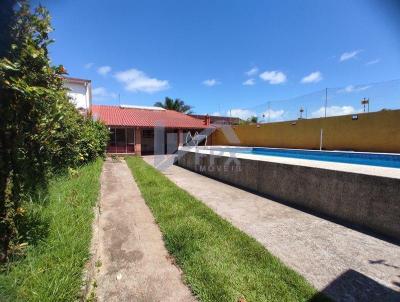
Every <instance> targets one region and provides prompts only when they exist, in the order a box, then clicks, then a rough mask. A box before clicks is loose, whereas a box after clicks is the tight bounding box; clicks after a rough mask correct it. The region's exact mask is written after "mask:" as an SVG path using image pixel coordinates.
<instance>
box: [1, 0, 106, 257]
mask: <svg viewBox="0 0 400 302" xmlns="http://www.w3.org/2000/svg"><path fill="white" fill-rule="evenodd" d="M19 3H20V6H16V5H14V4H15V1H12V0H7V1H6V2H5V7H4V11H7V12H8V13H7V14H5V16H6V17H7V20H6V21H2V23H4V24H7V29H8V30H2V31H1V33H2V35H8V37H5V38H4V37H2V39H1V41H7V45H1V47H2V49H0V50H1V51H0V54H2V57H1V58H0V99H1V102H0V117H1V118H0V245H1V246H0V261H5V260H7V256H8V255H7V252H8V249H9V246H10V244H11V245H12V244H14V243H16V242H15V238H18V229H17V227H16V224H15V221H16V220H18V217H19V216H21V213H23V209H21V200H23V199H24V198H25V197H26V196H27V195H28V194H32V193H34V192H35V191H37V190H38V189H43V188H46V185H47V183H48V180H49V178H50V176H51V175H53V174H55V173H61V172H64V171H68V169H69V168H71V167H72V168H74V167H77V166H80V165H82V164H85V163H87V162H89V161H92V160H94V159H95V158H96V157H98V156H102V155H104V152H105V146H106V143H107V140H108V131H107V128H106V127H105V126H104V125H103V124H101V123H100V122H97V121H93V120H92V119H91V118H90V115H89V116H88V117H84V116H82V115H80V114H79V112H78V111H77V110H76V109H75V107H74V106H73V105H72V104H71V103H70V102H69V99H68V96H67V91H66V89H65V88H64V87H63V75H64V74H66V70H65V69H64V67H63V66H62V65H60V66H52V65H51V63H50V60H49V57H48V50H47V47H48V45H49V44H50V43H52V42H53V41H52V40H51V39H50V38H49V33H50V32H51V31H52V28H51V25H50V16H49V14H48V12H47V10H46V9H45V8H43V7H42V6H39V7H38V8H36V9H35V10H34V11H33V12H32V11H31V10H30V8H29V5H28V4H27V1H19ZM7 5H8V6H7ZM2 9H3V8H2ZM10 12H11V13H10ZM4 47H8V48H7V49H4Z"/></svg>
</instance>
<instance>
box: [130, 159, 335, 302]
mask: <svg viewBox="0 0 400 302" xmlns="http://www.w3.org/2000/svg"><path fill="white" fill-rule="evenodd" d="M126 161H127V163H128V166H129V167H130V169H131V170H132V173H133V176H134V178H135V180H136V182H137V183H138V186H139V188H140V191H141V193H142V195H143V197H144V199H145V200H146V203H147V204H148V206H149V207H150V209H151V211H152V212H153V215H154V217H155V219H156V221H157V223H158V225H159V227H160V229H161V232H162V233H163V237H164V242H165V245H166V247H167V249H168V251H169V252H170V254H172V255H173V256H174V257H175V259H176V262H177V264H178V265H179V266H180V268H181V269H182V271H183V272H184V276H185V281H186V283H187V284H188V285H189V286H190V287H191V289H192V291H193V292H194V293H195V295H196V296H197V297H198V298H199V299H200V300H201V301H220V302H222V301H239V300H240V299H245V301H247V302H249V301H310V300H312V301H327V299H326V297H324V296H323V295H321V294H318V292H317V291H316V290H315V289H314V288H313V287H312V286H311V285H310V284H309V283H308V282H307V281H306V280H305V279H304V278H303V277H302V276H300V275H299V274H298V273H296V272H295V271H293V270H292V269H290V268H288V267H287V266H285V265H284V264H283V263H282V262H281V261H280V260H279V259H278V258H276V257H275V256H273V255H272V254H271V253H269V252H268V251H267V250H266V249H265V248H264V247H263V246H262V245H261V244H260V243H258V242H257V241H256V240H255V239H253V238H251V237H250V236H248V235H246V234H245V233H243V232H242V231H240V230H238V229H237V228H235V227H234V226H232V225H231V224H230V223H229V222H227V221H226V220H224V219H223V218H221V217H220V216H218V215H217V214H216V213H214V212H213V211H212V210H211V209H210V208H208V207H207V206H206V205H205V204H204V203H202V202H200V201H199V200H197V199H196V198H194V197H193V196H191V195H190V194H189V193H187V192H186V191H184V190H182V189H180V188H179V187H178V186H176V185H175V184H174V183H173V182H171V181H170V180H169V179H168V178H167V177H165V176H164V175H162V174H161V173H160V172H159V171H157V170H156V169H155V168H153V167H152V166H150V165H148V164H147V163H145V162H144V161H143V160H142V159H141V158H139V157H127V158H126ZM204 189H205V190H206V189H207V188H204Z"/></svg>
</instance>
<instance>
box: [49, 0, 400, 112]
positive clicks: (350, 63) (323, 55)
mask: <svg viewBox="0 0 400 302" xmlns="http://www.w3.org/2000/svg"><path fill="white" fill-rule="evenodd" d="M42 4H43V5H45V6H46V7H47V8H48V9H49V10H50V13H51V15H52V20H53V26H54V28H55V31H54V32H53V34H52V37H53V38H54V39H55V40H56V43H55V44H53V45H52V46H51V49H50V51H51V58H52V60H53V62H54V63H55V64H64V66H65V67H66V68H67V70H68V72H69V74H70V76H73V77H81V78H87V79H91V80H92V82H93V92H94V103H98V104H118V94H119V95H120V99H121V103H122V104H138V105H152V104H153V103H154V102H156V101H160V100H162V99H163V98H164V97H165V96H170V97H173V98H181V99H183V100H184V101H185V102H186V103H188V104H190V105H193V106H194V111H195V112H197V113H210V114H212V113H215V112H220V113H222V114H226V113H227V112H229V110H239V111H234V112H235V113H237V114H246V112H245V111H242V112H241V111H240V110H245V109H246V110H247V111H248V112H247V113H249V112H257V114H259V112H264V111H263V110H264V109H265V103H266V102H268V101H275V100H282V99H288V98H292V97H295V96H298V95H303V94H307V93H310V92H314V91H319V90H322V89H324V88H325V87H343V88H341V89H339V90H340V91H339V90H338V91H336V95H339V96H340V95H344V92H346V90H345V89H347V90H348V91H347V92H351V93H357V97H361V96H368V94H367V93H365V92H364V93H362V91H367V90H368V89H371V88H370V87H368V88H365V87H367V86H371V85H366V84H365V85H364V84H363V83H374V82H380V81H387V80H392V79H399V78H400V5H399V1H395V0H393V1H390V0H376V1H368V0H358V1H356V0H355V1H349V0H346V1H344V0H326V1H319V0H314V1H307V0H306V1H295V0H293V1H285V0H284V1H232V0H230V1H228V0H226V1H222V0H219V1H217V0H214V1H209V0H202V1H183V0H182V1H171V0H159V1H152V0H150V1H92V0H86V1H77V0H70V1H42ZM357 84H363V85H361V86H356V85H357ZM392 86H393V87H395V88H394V90H393V91H396V94H397V92H398V90H396V89H397V86H398V85H397V86H396V85H392ZM363 89H364V90H363ZM383 90H384V91H387V90H388V89H381V91H383ZM341 92H343V94H340V93H341ZM358 94H359V95H358ZM316 95H317V97H316V99H317V100H316V101H315V102H317V103H318V105H315V106H314V107H313V108H309V110H310V115H312V113H315V112H316V111H317V110H318V109H319V107H318V106H319V102H320V101H321V98H323V97H324V93H323V94H322V95H320V93H317V94H316ZM397 97H398V95H397ZM333 99H334V98H332V100H333ZM336 99H337V100H338V101H337V104H336V103H335V104H334V105H337V107H338V108H336V109H335V108H333V109H332V110H339V111H340V110H346V108H345V109H343V107H345V106H350V105H351V106H352V108H353V109H354V110H358V108H356V107H357V106H358V105H355V104H348V103H346V102H347V101H346V98H344V97H343V98H340V100H339V98H336ZM354 99H355V98H352V100H354ZM388 99H390V102H397V100H395V97H392V96H390V97H389V96H388ZM308 101H309V102H311V99H309V100H308ZM399 102H400V100H399ZM294 103H295V105H293V104H294ZM260 104H263V105H260ZM288 104H290V106H291V107H296V108H297V107H298V106H297V105H299V106H300V105H301V101H299V104H297V103H296V101H295V100H294V101H292V102H291V103H288ZM399 105H400V103H390V104H388V106H387V107H391V106H392V107H396V106H397V107H400V106H399ZM285 106H289V105H284V103H282V106H280V105H279V104H278V105H276V104H275V105H274V107H275V109H274V110H275V111H274V112H273V115H274V117H275V118H276V119H280V118H282V117H283V116H284V115H285V114H287V111H288V110H287V108H288V107H287V108H286V107H285ZM290 106H289V107H290ZM256 108H257V109H256ZM263 108H264V109H263ZM347 109H348V108H347ZM265 110H266V109H265ZM281 111H283V113H281ZM350 111H351V110H350ZM271 117H272V115H271Z"/></svg>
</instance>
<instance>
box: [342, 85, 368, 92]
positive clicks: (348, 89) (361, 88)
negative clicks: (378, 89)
mask: <svg viewBox="0 0 400 302" xmlns="http://www.w3.org/2000/svg"><path fill="white" fill-rule="evenodd" d="M370 87H371V86H353V85H348V86H346V87H345V88H343V89H340V90H338V93H352V92H359V91H364V90H367V89H368V88H370Z"/></svg>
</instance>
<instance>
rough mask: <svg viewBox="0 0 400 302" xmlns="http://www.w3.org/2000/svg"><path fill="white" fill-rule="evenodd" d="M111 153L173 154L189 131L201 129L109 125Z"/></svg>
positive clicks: (109, 151)
mask: <svg viewBox="0 0 400 302" xmlns="http://www.w3.org/2000/svg"><path fill="white" fill-rule="evenodd" d="M109 130H110V140H109V143H108V146H107V153H109V154H136V155H154V154H173V153H175V152H176V150H177V149H178V147H179V146H182V145H183V143H184V139H185V136H186V135H187V133H188V132H191V133H195V132H196V131H199V132H200V131H201V129H176V128H151V127H118V126H115V127H109Z"/></svg>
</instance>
